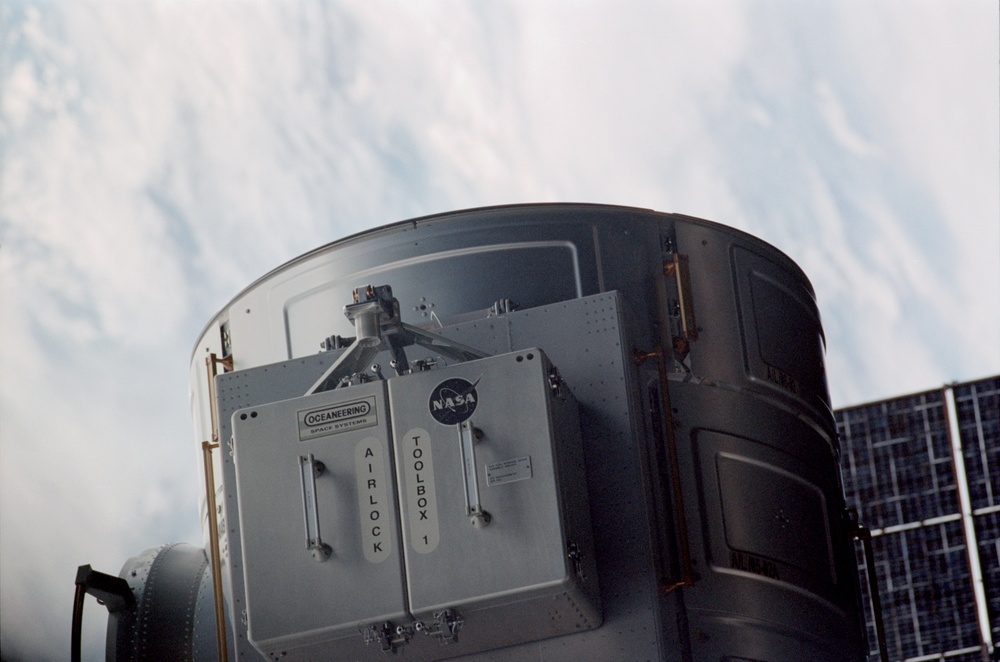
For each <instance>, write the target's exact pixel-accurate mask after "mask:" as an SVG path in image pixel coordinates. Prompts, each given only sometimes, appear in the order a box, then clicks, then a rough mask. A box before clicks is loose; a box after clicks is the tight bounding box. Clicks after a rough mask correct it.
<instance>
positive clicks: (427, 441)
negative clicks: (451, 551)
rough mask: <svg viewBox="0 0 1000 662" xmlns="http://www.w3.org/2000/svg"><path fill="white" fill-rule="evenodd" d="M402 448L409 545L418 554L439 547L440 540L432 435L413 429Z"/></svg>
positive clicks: (407, 434)
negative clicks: (432, 456)
mask: <svg viewBox="0 0 1000 662" xmlns="http://www.w3.org/2000/svg"><path fill="white" fill-rule="evenodd" d="M399 447H400V449H401V451H400V452H401V456H402V461H403V479H404V480H405V485H404V486H403V489H404V490H405V494H406V519H407V521H408V522H409V524H410V544H411V545H412V546H413V549H414V551H416V552H417V553H418V554H429V553H431V552H433V551H434V550H435V549H437V546H438V542H440V540H441V534H440V531H439V529H438V513H437V495H436V494H435V491H434V462H433V461H432V458H431V437H430V435H429V434H427V430H424V429H422V428H414V429H412V430H409V431H408V432H407V433H406V434H405V435H403V438H402V439H401V440H400V443H399Z"/></svg>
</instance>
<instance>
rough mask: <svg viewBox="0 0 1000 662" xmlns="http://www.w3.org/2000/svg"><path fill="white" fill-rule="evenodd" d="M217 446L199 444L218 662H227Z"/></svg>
mask: <svg viewBox="0 0 1000 662" xmlns="http://www.w3.org/2000/svg"><path fill="white" fill-rule="evenodd" d="M218 447H219V444H213V443H210V442H207V441H203V442H201V453H202V460H203V462H204V464H205V507H206V508H207V510H208V537H209V545H208V546H209V554H210V556H211V558H212V595H213V597H214V599H215V638H216V643H217V650H218V652H219V662H227V660H228V659H229V650H228V646H227V642H226V611H225V603H224V602H223V595H222V568H221V567H220V564H221V558H220V554H219V520H218V511H217V505H216V503H215V469H214V468H213V466H212V449H214V448H218Z"/></svg>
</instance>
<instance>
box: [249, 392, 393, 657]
mask: <svg viewBox="0 0 1000 662" xmlns="http://www.w3.org/2000/svg"><path fill="white" fill-rule="evenodd" d="M386 402H387V399H386V388H385V382H373V383H368V384H361V385H358V386H354V387H351V388H346V389H337V390H335V391H328V392H324V393H320V394H317V395H312V396H308V397H302V398H296V399H292V400H285V401H281V402H275V403H271V404H267V405H261V406H257V407H250V408H246V409H241V410H238V411H236V412H235V413H234V414H233V418H232V429H233V435H234V448H235V457H236V481H237V491H238V500H239V508H240V530H241V531H240V533H241V537H242V541H243V563H244V568H243V569H242V572H243V573H244V576H245V580H246V599H247V604H246V618H247V625H248V637H249V639H250V641H251V642H252V643H253V644H254V646H255V647H256V648H257V649H258V650H259V651H261V652H262V653H264V654H265V655H283V654H284V653H286V652H288V651H292V652H293V654H292V655H291V657H296V655H295V654H294V653H295V652H297V653H298V657H302V656H303V655H305V656H306V657H311V656H312V657H314V656H313V655H312V654H311V653H309V650H310V647H313V648H312V650H314V651H323V655H324V656H332V657H333V658H337V657H338V656H339V654H338V653H337V652H338V651H339V652H340V653H343V655H344V656H343V657H342V658H341V659H347V657H348V656H354V655H355V654H356V653H357V651H358V650H361V651H362V652H363V651H364V643H363V637H362V634H361V632H360V630H359V628H360V627H361V626H363V625H366V624H372V623H378V624H379V625H382V624H384V623H385V622H387V621H388V622H396V623H399V622H403V621H404V620H407V619H405V617H406V605H405V598H404V594H403V576H402V555H401V553H400V548H399V545H400V540H399V534H398V528H397V527H398V524H397V522H398V516H397V505H396V504H397V496H396V489H395V485H394V483H393V469H392V453H391V449H390V444H389V424H388V416H387V413H388V412H387V406H386ZM237 562H238V561H237ZM236 570H237V571H239V569H238V568H236ZM302 647H306V648H304V649H303V648H302ZM317 654H318V653H317Z"/></svg>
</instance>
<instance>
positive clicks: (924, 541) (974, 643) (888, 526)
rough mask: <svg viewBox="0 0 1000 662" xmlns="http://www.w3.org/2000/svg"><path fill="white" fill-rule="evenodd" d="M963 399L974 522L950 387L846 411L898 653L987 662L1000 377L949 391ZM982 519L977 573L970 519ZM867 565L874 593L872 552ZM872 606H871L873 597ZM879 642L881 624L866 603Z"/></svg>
mask: <svg viewBox="0 0 1000 662" xmlns="http://www.w3.org/2000/svg"><path fill="white" fill-rule="evenodd" d="M949 388H951V390H952V394H953V401H954V403H955V417H956V419H957V420H958V429H959V437H960V439H961V445H962V459H963V467H964V468H965V473H966V476H967V483H968V488H967V489H968V494H969V497H970V499H969V500H970V502H971V513H966V515H968V514H971V519H968V518H963V512H962V506H961V502H960V496H959V484H958V482H957V481H958V479H957V477H956V467H955V463H954V455H953V452H952V443H951V435H950V433H949V412H948V407H949V398H948V397H946V390H945V389H942V390H936V391H927V392H925V393H917V394H914V395H908V396H903V397H899V398H894V399H892V400H885V401H882V402H875V403H870V404H866V405H860V406H857V407H852V408H847V409H841V410H838V411H837V412H836V420H837V426H838V429H839V432H840V442H841V451H842V455H841V470H842V472H843V478H844V491H845V495H846V497H847V503H848V505H849V506H850V507H853V508H856V509H857V510H858V512H859V514H860V516H861V522H862V523H863V524H865V525H866V526H867V527H868V528H869V529H871V530H872V533H873V540H872V543H873V551H874V555H875V565H876V568H875V569H876V573H877V576H878V582H879V594H880V597H881V600H882V611H883V617H884V620H885V625H886V630H887V646H888V651H889V657H890V659H893V660H908V659H913V658H916V659H921V658H925V657H927V656H947V659H949V660H969V661H970V662H972V661H979V660H982V659H983V658H982V646H983V633H982V632H981V628H980V616H979V613H978V611H977V602H976V596H975V592H974V581H975V577H976V576H981V577H982V580H983V588H984V592H985V596H986V610H987V617H988V619H989V622H990V630H991V632H992V638H993V641H994V642H997V641H998V640H1000V507H998V503H1000V377H992V378H988V379H984V380H979V381H976V382H968V383H964V384H959V385H954V386H952V387H949ZM970 521H971V522H972V523H973V528H974V530H975V536H976V538H975V539H976V540H977V550H978V552H979V559H978V561H979V565H980V566H981V567H980V568H979V569H978V571H974V569H973V568H972V566H971V565H970V560H969V550H968V549H967V545H966V540H967V536H966V531H965V526H966V525H967V524H968V522H970ZM858 565H859V568H860V569H861V570H860V572H861V581H862V586H863V587H864V592H865V596H864V597H865V599H866V600H870V596H869V595H868V584H867V580H868V577H867V574H868V568H867V567H866V566H865V562H864V554H863V551H862V550H861V548H860V546H859V549H858ZM869 604H870V602H869ZM866 621H867V627H868V640H869V642H870V643H869V649H870V654H871V656H872V658H873V659H874V658H875V657H876V651H877V645H876V638H875V629H874V620H873V616H872V613H871V609H870V607H869V608H868V609H866Z"/></svg>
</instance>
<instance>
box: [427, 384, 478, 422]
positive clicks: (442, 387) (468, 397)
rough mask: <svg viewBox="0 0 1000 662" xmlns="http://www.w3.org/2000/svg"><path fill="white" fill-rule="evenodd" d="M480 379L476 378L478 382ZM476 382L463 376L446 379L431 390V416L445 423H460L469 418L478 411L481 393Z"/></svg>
mask: <svg viewBox="0 0 1000 662" xmlns="http://www.w3.org/2000/svg"><path fill="white" fill-rule="evenodd" d="M478 383H479V380H478V379H477V380H476V384H478ZM476 384H472V383H469V382H467V381H466V380H464V379H462V378H461V377H453V378H452V379H446V380H444V381H443V382H441V383H440V384H438V385H437V386H435V387H434V390H433V391H431V399H430V403H429V405H428V406H429V407H430V410H431V416H433V417H434V420H435V421H437V422H438V423H442V424H444V425H458V424H459V423H462V422H463V421H466V420H468V419H469V417H471V416H472V414H473V412H475V411H476V402H477V401H478V399H479V394H478V393H476Z"/></svg>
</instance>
